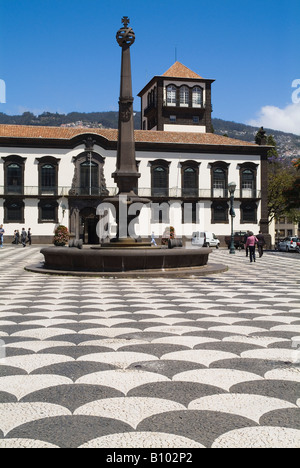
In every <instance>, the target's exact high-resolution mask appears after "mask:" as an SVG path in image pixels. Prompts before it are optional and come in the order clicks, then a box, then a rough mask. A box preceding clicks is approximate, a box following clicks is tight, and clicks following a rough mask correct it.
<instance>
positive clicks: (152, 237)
mask: <svg viewBox="0 0 300 468" xmlns="http://www.w3.org/2000/svg"><path fill="white" fill-rule="evenodd" d="M151 244H153V245H154V247H157V243H156V240H155V234H154V232H152V234H151Z"/></svg>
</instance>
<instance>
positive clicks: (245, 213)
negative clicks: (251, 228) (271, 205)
mask: <svg viewBox="0 0 300 468" xmlns="http://www.w3.org/2000/svg"><path fill="white" fill-rule="evenodd" d="M241 223H243V224H248V223H250V224H257V205H256V203H251V202H250V203H242V204H241Z"/></svg>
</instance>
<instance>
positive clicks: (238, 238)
mask: <svg viewBox="0 0 300 468" xmlns="http://www.w3.org/2000/svg"><path fill="white" fill-rule="evenodd" d="M246 234H247V232H246V231H238V232H235V233H234V247H235V248H236V249H244V248H245V235H246ZM225 242H226V244H227V247H228V248H229V249H230V246H231V236H226V237H225Z"/></svg>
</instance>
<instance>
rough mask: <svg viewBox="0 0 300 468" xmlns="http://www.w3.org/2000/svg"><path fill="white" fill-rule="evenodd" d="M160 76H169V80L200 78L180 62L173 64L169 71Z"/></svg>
mask: <svg viewBox="0 0 300 468" xmlns="http://www.w3.org/2000/svg"><path fill="white" fill-rule="evenodd" d="M162 76H169V77H170V78H197V79H199V78H201V79H203V78H202V76H200V75H198V74H197V73H195V72H193V71H192V70H190V69H189V68H188V67H186V66H185V65H182V63H180V62H175V63H174V65H172V67H171V68H169V70H167V71H166V72H165V73H164V74H163V75H162Z"/></svg>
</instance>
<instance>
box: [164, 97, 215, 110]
mask: <svg viewBox="0 0 300 468" xmlns="http://www.w3.org/2000/svg"><path fill="white" fill-rule="evenodd" d="M163 106H164V107H180V108H182V109H205V108H206V102H201V104H195V103H194V102H192V101H189V103H186V104H183V103H182V102H181V101H180V100H179V99H176V102H169V101H168V100H167V99H164V100H163Z"/></svg>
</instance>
